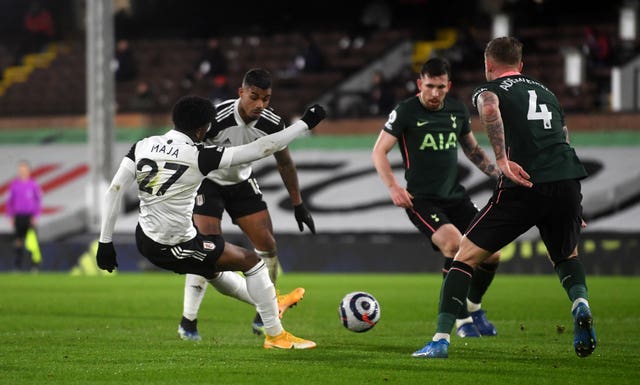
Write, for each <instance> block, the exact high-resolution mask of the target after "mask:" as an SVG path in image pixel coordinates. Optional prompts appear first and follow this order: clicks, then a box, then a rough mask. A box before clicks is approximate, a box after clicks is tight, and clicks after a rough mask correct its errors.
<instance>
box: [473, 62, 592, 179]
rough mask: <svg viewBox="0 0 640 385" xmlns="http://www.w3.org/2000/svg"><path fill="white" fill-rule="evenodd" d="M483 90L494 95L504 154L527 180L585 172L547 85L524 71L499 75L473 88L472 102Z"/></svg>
mask: <svg viewBox="0 0 640 385" xmlns="http://www.w3.org/2000/svg"><path fill="white" fill-rule="evenodd" d="M484 91H491V92H493V93H495V94H496V95H498V99H499V100H500V114H501V115H502V121H503V123H504V136H505V146H506V147H505V149H506V152H507V156H508V158H509V160H512V161H514V162H516V163H518V164H519V165H520V166H522V168H524V170H525V171H526V172H527V173H528V174H529V175H530V176H531V182H533V183H534V184H535V183H543V182H553V181H559V180H565V179H581V178H584V177H585V176H587V172H586V171H585V169H584V167H583V165H582V163H581V162H580V160H579V159H578V156H577V155H576V152H575V150H574V149H573V148H572V147H571V146H570V145H569V143H567V140H566V137H565V133H564V130H563V126H564V125H565V122H564V112H563V111H562V108H561V107H560V103H559V102H558V99H557V98H556V96H555V95H554V94H553V93H552V92H551V91H550V90H549V89H548V88H547V87H545V86H544V85H542V84H541V83H540V82H538V81H537V80H535V79H532V78H529V77H527V76H524V75H512V76H506V77H501V78H498V79H495V80H493V81H490V82H488V83H486V84H484V85H482V86H480V87H478V88H476V89H475V90H474V92H473V96H472V101H473V105H474V106H477V101H478V95H480V93H482V92H484ZM502 179H503V182H505V187H506V186H513V185H514V184H513V183H512V182H511V181H510V180H507V178H502Z"/></svg>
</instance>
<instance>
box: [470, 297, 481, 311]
mask: <svg viewBox="0 0 640 385" xmlns="http://www.w3.org/2000/svg"><path fill="white" fill-rule="evenodd" d="M480 308H482V305H481V304H479V303H473V302H471V301H469V299H468V298H467V311H468V312H469V313H473V312H474V311H478V310H480Z"/></svg>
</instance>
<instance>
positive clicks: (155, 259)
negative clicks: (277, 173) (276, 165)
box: [96, 96, 325, 349]
mask: <svg viewBox="0 0 640 385" xmlns="http://www.w3.org/2000/svg"><path fill="white" fill-rule="evenodd" d="M215 112H216V110H215V107H214V106H213V105H212V104H211V102H210V101H209V100H207V99H204V98H200V97H198V96H185V97H183V98H181V99H180V100H179V101H178V102H177V103H176V104H175V105H174V107H173V111H172V119H173V124H174V129H172V130H170V131H169V132H167V133H166V134H164V135H160V136H151V137H148V138H144V139H142V140H140V141H138V142H137V143H136V144H134V145H133V146H132V147H131V149H130V150H129V153H128V154H127V155H126V156H125V157H124V159H123V160H122V162H121V163H120V167H119V168H118V170H117V171H116V174H115V176H114V177H113V179H112V181H111V184H110V186H109V188H108V189H107V192H106V194H105V205H104V211H103V216H102V226H101V229H100V240H99V245H98V251H97V255H96V259H97V262H98V266H99V267H100V268H101V269H103V270H107V271H109V272H111V271H113V269H115V268H116V267H117V266H118V263H117V260H116V252H115V248H114V246H113V241H112V235H113V229H114V226H115V222H116V220H117V217H118V213H119V211H120V205H121V201H122V195H123V193H124V190H125V188H126V187H127V186H128V185H129V184H130V183H132V182H134V181H135V182H136V184H137V185H138V198H139V199H140V214H139V218H138V226H137V227H136V245H137V247H138V250H139V251H140V253H141V254H142V255H143V256H144V257H146V258H147V259H148V260H149V261H150V262H152V263H153V264H154V265H156V266H158V267H161V268H163V269H166V270H171V271H173V272H176V273H179V274H187V273H190V274H197V275H200V276H203V277H205V278H206V279H208V280H221V281H225V282H226V285H225V287H226V288H227V289H229V290H235V291H237V292H242V293H244V296H246V297H247V299H248V301H250V302H252V303H253V304H254V305H255V307H256V309H257V310H258V312H259V313H260V315H261V317H262V319H263V321H264V327H265V341H264V344H263V346H264V348H266V349H269V348H282V349H309V348H314V347H315V346H316V344H315V342H313V341H308V340H304V339H301V338H298V337H295V336H294V335H292V334H290V333H288V332H287V331H286V330H284V328H283V327H282V323H281V321H280V318H279V317H278V304H277V300H276V292H275V287H274V286H273V283H272V282H271V280H270V278H269V273H268V271H267V268H266V266H265V263H264V261H263V260H262V259H261V258H260V257H259V256H258V254H256V253H255V252H254V251H251V250H247V249H244V248H242V247H239V246H236V245H233V244H231V243H228V242H225V241H224V239H223V238H222V236H221V235H219V234H218V235H203V234H200V233H198V231H197V229H196V227H195V226H194V225H193V222H192V213H193V207H194V203H195V198H196V192H197V190H198V187H199V186H200V183H201V182H202V180H203V179H204V178H205V176H206V175H207V174H208V173H210V172H211V171H213V170H216V169H219V168H228V167H232V166H236V165H239V164H243V163H247V162H251V161H254V160H257V159H260V158H261V157H265V156H267V155H271V154H273V153H274V152H276V151H278V150H279V149H281V148H282V147H283V146H286V145H287V144H289V143H290V142H291V141H292V140H293V139H295V138H296V137H297V136H299V135H302V134H303V133H305V132H307V131H308V130H310V129H312V128H313V127H315V126H316V125H317V124H318V123H319V122H320V121H321V120H322V119H323V118H324V116H325V113H324V109H323V108H322V107H321V106H319V105H314V106H312V107H310V108H308V109H307V110H306V111H305V113H304V115H303V116H302V118H301V120H300V121H299V122H296V123H294V124H292V125H291V126H289V127H287V128H286V129H284V130H282V131H280V132H277V133H274V134H272V135H269V136H265V137H263V138H260V139H258V140H256V141H254V142H252V143H249V144H246V145H242V146H237V147H228V148H224V147H218V146H210V147H206V146H204V145H201V144H197V143H198V142H201V141H202V140H203V139H204V136H205V134H206V132H207V131H208V130H209V129H210V128H211V123H212V121H213V120H214V118H215ZM235 271H241V272H242V273H243V275H244V278H243V277H241V276H240V275H238V274H236V273H235Z"/></svg>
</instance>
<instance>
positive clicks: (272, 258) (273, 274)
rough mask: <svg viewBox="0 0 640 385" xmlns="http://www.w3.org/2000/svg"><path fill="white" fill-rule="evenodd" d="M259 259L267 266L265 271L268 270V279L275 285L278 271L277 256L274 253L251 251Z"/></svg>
mask: <svg viewBox="0 0 640 385" xmlns="http://www.w3.org/2000/svg"><path fill="white" fill-rule="evenodd" d="M253 250H254V251H255V252H256V254H258V256H260V258H262V260H263V261H264V263H265V265H267V269H268V270H269V279H271V282H273V284H274V285H275V284H276V281H277V280H278V269H280V263H279V261H278V255H277V254H276V253H275V251H262V250H258V249H253Z"/></svg>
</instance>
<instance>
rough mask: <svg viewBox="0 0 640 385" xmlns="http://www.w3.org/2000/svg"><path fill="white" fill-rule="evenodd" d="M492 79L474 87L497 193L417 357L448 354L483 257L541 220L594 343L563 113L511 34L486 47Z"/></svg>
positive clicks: (588, 348) (469, 234)
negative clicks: (525, 69)
mask: <svg viewBox="0 0 640 385" xmlns="http://www.w3.org/2000/svg"><path fill="white" fill-rule="evenodd" d="M484 57H485V61H484V62H485V76H486V79H487V83H485V84H483V85H482V86H480V87H478V88H477V89H476V90H475V92H474V93H473V97H472V100H473V103H474V105H475V106H477V108H478V113H479V114H480V121H481V123H482V125H483V127H484V128H485V129H486V131H487V135H488V137H489V141H490V142H491V146H492V148H493V151H494V153H495V157H496V164H497V165H498V167H499V168H500V170H501V171H502V176H501V177H500V179H499V181H498V184H497V186H496V189H495V191H494V194H493V196H492V197H491V198H490V200H489V202H488V203H487V205H486V206H485V207H484V208H483V209H482V210H481V211H480V213H479V215H478V216H476V218H475V219H474V220H473V222H472V223H471V225H470V226H469V228H468V229H467V231H466V233H465V235H464V237H463V238H462V242H461V244H460V250H459V251H458V253H457V254H456V256H455V258H454V261H453V264H452V265H451V269H450V270H449V274H448V275H447V278H446V279H445V281H444V284H443V286H442V293H441V302H440V309H439V314H438V323H437V326H436V333H435V335H434V336H433V339H432V341H430V342H429V343H427V345H425V346H424V347H423V348H422V349H420V350H418V351H416V352H414V353H413V356H414V357H425V358H447V357H448V350H449V335H450V332H451V329H452V328H453V324H454V322H455V319H456V314H457V313H458V308H459V307H460V304H459V303H458V302H459V301H461V300H462V301H463V300H464V299H465V298H466V296H467V290H468V288H469V283H470V282H471V280H472V277H473V276H474V274H475V273H474V269H475V268H476V266H478V264H480V263H482V262H483V261H485V260H486V259H487V258H489V257H490V256H491V255H492V254H493V253H494V252H495V251H496V250H500V249H501V248H502V247H503V246H506V245H507V244H508V243H510V242H511V241H513V240H515V239H516V238H517V237H518V236H519V235H521V234H523V233H524V232H526V231H527V230H529V229H530V228H531V227H533V226H536V227H537V228H538V230H539V231H540V236H541V238H542V241H543V242H544V244H545V246H546V247H547V251H548V254H549V258H550V260H551V263H552V264H553V266H554V268H555V271H556V273H557V274H558V277H559V278H560V282H561V284H562V286H563V288H564V289H565V291H566V292H567V295H568V296H569V299H570V300H571V302H572V307H571V313H572V315H573V320H574V331H573V334H574V338H573V346H574V349H575V352H576V354H577V355H578V356H579V357H586V356H589V355H590V354H591V353H592V352H593V350H594V349H595V348H596V336H595V331H594V329H593V319H592V316H591V310H590V308H589V302H588V295H587V284H586V277H585V271H584V268H583V266H582V263H581V262H580V260H578V258H577V256H578V248H577V245H578V240H579V237H580V229H581V227H582V226H583V225H584V222H583V221H582V218H581V212H582V206H581V201H582V195H581V193H580V187H581V186H580V180H581V179H583V178H584V177H586V176H587V172H586V171H585V169H584V167H583V165H582V164H581V162H580V160H579V159H578V156H577V155H576V153H575V150H574V149H573V148H572V147H571V146H570V145H569V135H568V130H567V126H566V124H565V121H564V113H563V111H562V108H561V107H560V104H559V102H558V99H557V98H556V97H555V95H554V94H553V93H552V92H551V91H550V90H549V89H548V88H547V87H545V86H544V85H542V84H541V83H540V82H538V81H537V80H535V79H532V78H530V77H528V76H525V75H523V74H522V73H521V71H522V44H521V43H520V42H519V41H518V40H517V39H515V38H512V37H500V38H496V39H493V40H491V41H490V42H489V43H488V44H487V47H486V49H485V53H484Z"/></svg>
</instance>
